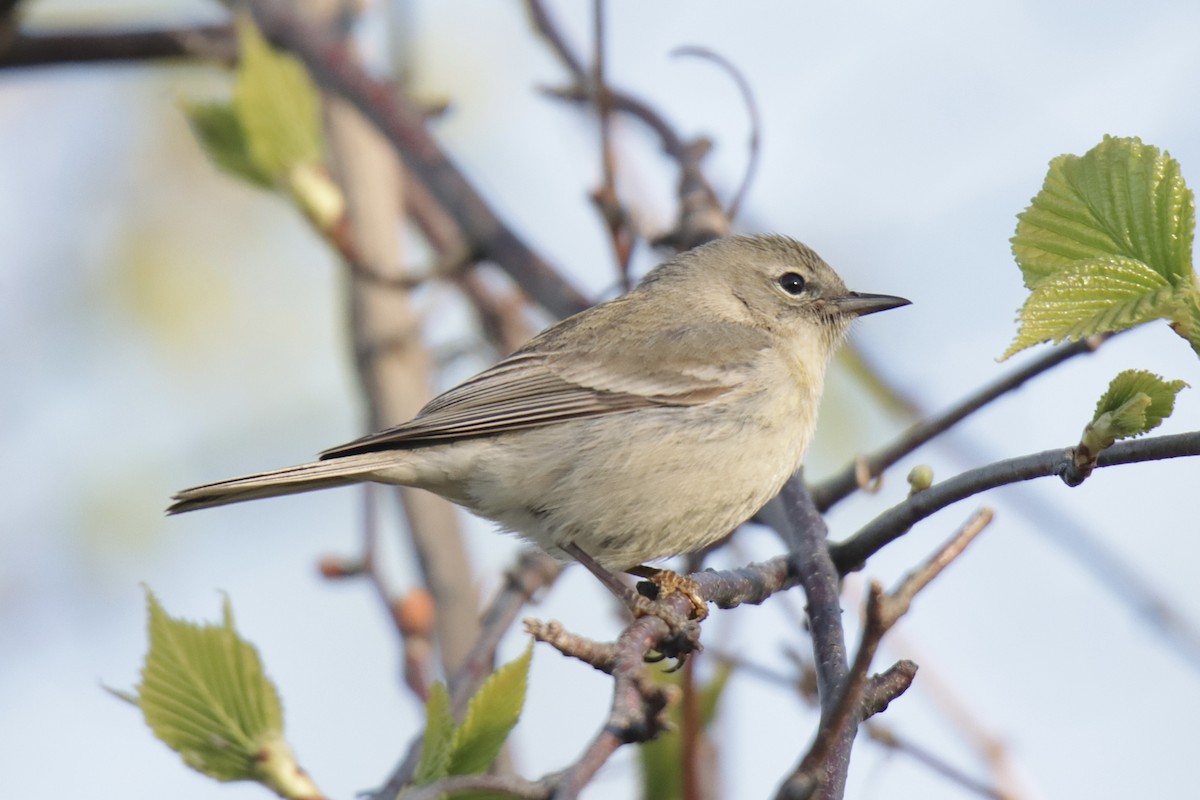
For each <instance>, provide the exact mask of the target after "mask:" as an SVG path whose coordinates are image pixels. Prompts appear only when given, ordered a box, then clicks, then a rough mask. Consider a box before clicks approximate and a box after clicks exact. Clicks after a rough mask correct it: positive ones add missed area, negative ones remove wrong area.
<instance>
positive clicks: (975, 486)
mask: <svg viewBox="0 0 1200 800" xmlns="http://www.w3.org/2000/svg"><path fill="white" fill-rule="evenodd" d="M1197 455H1200V431H1194V432H1192V433H1179V434H1175V435H1172V436H1156V437H1151V438H1148V439H1134V440H1131V441H1126V442H1118V443H1117V444H1115V445H1113V446H1112V447H1110V448H1108V449H1107V450H1105V451H1104V452H1103V453H1102V454H1101V455H1100V458H1099V460H1098V462H1097V464H1096V466H1097V467H1101V468H1103V467H1111V466H1116V465H1118V464H1132V463H1136V462H1139V461H1158V460H1161V459H1166V458H1182V457H1186V456H1197ZM1070 459H1071V453H1070V451H1069V450H1044V451H1042V452H1040V453H1033V454H1031V455H1027V456H1019V457H1017V458H1010V459H1007V460H1004V461H998V462H996V463H995V464H988V465H987V466H984V467H979V468H977V469H972V470H968V471H967V472H964V473H962V474H960V475H956V476H955V477H953V478H949V479H947V480H945V481H942V482H941V483H935V484H934V485H933V486H931V487H929V488H928V489H926V490H925V491H923V492H918V493H917V494H915V495H913V496H912V497H910V498H908V499H907V500H905V501H904V502H903V503H899V504H897V505H895V506H893V507H892V508H890V509H888V510H887V511H885V512H884V513H882V514H880V515H879V516H878V517H876V518H875V519H874V520H872V521H871V522H870V523H869V524H868V525H866V527H864V528H862V529H861V530H859V531H858V533H856V534H854V535H853V536H851V537H850V538H849V539H847V540H846V541H844V542H840V543H838V544H834V545H832V547H831V550H832V555H833V560H834V563H836V564H837V567H838V570H839V571H841V572H842V573H843V574H844V573H846V572H850V571H853V570H854V569H856V568H858V566H859V565H861V564H863V563H864V562H865V561H866V560H867V559H868V558H869V557H870V556H871V555H872V554H874V553H876V552H878V551H879V550H880V549H882V548H883V547H884V546H885V545H887V544H888V543H889V542H891V541H894V540H895V539H898V538H899V537H901V536H903V535H904V534H905V533H907V532H908V530H909V529H910V528H911V527H912V526H913V525H914V524H916V523H917V522H919V521H920V520H923V519H925V518H926V517H928V516H929V515H930V514H933V513H934V512H936V511H939V510H941V509H943V508H945V507H946V506H948V505H951V504H953V503H957V502H958V501H959V500H964V499H966V498H968V497H970V496H972V495H975V494H979V493H980V492H984V491H987V490H988V489H995V488H996V487H998V486H1005V485H1007V484H1010V483H1019V482H1021V481H1027V480H1032V479H1034V478H1044V477H1047V476H1050V475H1059V474H1061V473H1062V472H1063V470H1065V469H1066V468H1067V465H1068V464H1069V462H1070Z"/></svg>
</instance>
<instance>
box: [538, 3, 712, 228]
mask: <svg viewBox="0 0 1200 800" xmlns="http://www.w3.org/2000/svg"><path fill="white" fill-rule="evenodd" d="M525 8H526V10H527V11H528V13H529V18H530V20H531V22H532V24H533V27H534V30H535V32H536V33H537V34H538V35H540V36H541V37H542V39H543V40H545V41H546V43H547V44H548V45H549V46H550V49H551V50H552V51H553V52H554V54H555V55H556V56H557V57H558V59H559V61H561V62H562V64H563V66H564V67H565V68H566V70H567V72H568V73H570V76H571V80H572V84H571V85H569V86H567V87H566V88H564V89H555V90H550V91H548V93H549V94H550V95H552V96H554V97H559V98H561V99H564V100H571V101H574V102H579V103H587V102H591V101H592V98H593V97H594V90H593V89H592V88H591V87H590V86H589V80H590V79H589V76H588V74H587V71H586V69H585V68H584V66H583V61H582V60H581V59H580V58H579V57H578V56H576V55H575V54H574V53H573V52H572V50H571V48H570V47H569V46H568V45H567V43H566V40H565V38H564V37H563V35H562V33H561V32H560V31H559V30H558V27H557V26H556V25H555V24H554V22H553V20H552V19H551V18H550V15H549V14H548V13H547V12H546V9H545V7H544V6H543V4H542V2H541V0H526V2H525ZM607 95H608V98H609V101H610V103H611V108H612V110H613V111H617V112H620V113H623V114H629V115H630V116H633V117H634V118H636V119H638V120H640V121H641V122H642V123H644V124H646V125H648V126H649V127H650V129H651V130H652V131H654V133H655V134H656V135H657V136H658V138H659V141H660V143H661V144H662V148H663V151H664V152H665V153H666V154H667V156H668V157H669V158H670V159H671V160H673V161H674V162H675V163H676V165H677V166H678V167H679V185H678V192H677V194H678V196H679V214H678V217H677V220H676V223H675V226H674V227H673V228H672V230H670V231H668V232H667V233H665V234H663V235H662V236H660V237H659V238H658V240H657V243H658V244H662V245H665V246H668V247H673V248H675V249H676V250H687V249H690V248H692V247H695V246H697V245H700V244H703V243H704V242H707V241H710V240H712V239H716V238H719V237H721V236H725V235H728V233H729V231H730V225H729V219H728V217H726V215H725V211H724V209H722V208H721V204H720V201H718V200H717V196H716V193H715V192H714V191H713V189H712V185H711V184H710V183H709V181H708V178H707V177H706V176H705V175H704V171H703V170H702V169H701V162H702V161H703V160H704V156H705V155H707V154H708V151H709V149H710V146H709V143H708V142H707V141H705V140H696V141H690V142H689V141H686V140H684V139H683V137H681V136H680V135H679V134H677V133H676V132H675V130H674V128H672V127H671V125H670V124H668V123H667V121H666V120H665V119H663V117H662V115H661V114H659V113H658V112H657V111H656V110H655V109H653V108H652V107H651V106H650V105H648V104H647V103H645V102H643V101H641V100H638V99H637V98H635V97H633V96H631V95H629V94H627V93H625V92H622V91H620V90H616V89H612V88H611V87H610V88H609V89H608V91H607Z"/></svg>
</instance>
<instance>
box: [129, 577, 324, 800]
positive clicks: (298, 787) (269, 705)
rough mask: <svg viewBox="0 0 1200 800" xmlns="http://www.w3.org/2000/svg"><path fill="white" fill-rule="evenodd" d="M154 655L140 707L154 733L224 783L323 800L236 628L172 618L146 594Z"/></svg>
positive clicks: (228, 616)
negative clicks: (243, 782) (301, 765)
mask: <svg viewBox="0 0 1200 800" xmlns="http://www.w3.org/2000/svg"><path fill="white" fill-rule="evenodd" d="M146 604H147V610H148V617H149V633H150V650H149V652H148V653H147V654H146V661H145V664H144V665H143V667H142V682H141V684H140V685H139V686H138V687H137V704H138V706H140V707H141V709H142V714H143V716H144V717H145V720H146V723H147V724H148V725H149V726H150V728H151V730H153V731H154V734H155V735H156V736H157V737H158V738H159V739H161V740H162V741H163V742H165V743H166V744H167V745H168V746H169V747H171V749H173V750H175V751H176V752H177V753H179V754H180V756H182V757H183V760H184V762H185V763H187V764H188V766H190V767H192V768H193V769H196V770H199V771H200V772H203V773H204V774H205V775H208V776H210V777H213V778H216V779H217V780H220V781H237V780H255V781H258V782H260V783H263V784H265V785H267V786H268V787H270V788H271V789H273V790H274V791H275V792H276V793H277V794H279V795H280V796H282V797H296V798H300V797H305V798H308V797H319V796H320V792H318V791H317V789H316V787H315V786H313V785H312V782H311V781H310V780H309V779H308V777H307V775H305V774H304V772H303V771H302V770H300V768H299V766H298V765H297V764H296V761H295V758H294V757H293V755H292V753H291V750H290V748H289V747H288V745H287V743H286V742H285V741H284V739H283V709H282V707H281V706H280V703H279V695H278V693H277V692H276V690H275V686H274V684H272V683H271V681H270V679H268V678H267V677H266V675H265V674H264V672H263V667H262V662H261V661H260V660H259V657H258V651H257V650H255V648H254V646H253V645H252V644H250V643H249V642H247V641H246V640H244V639H242V638H241V637H240V636H239V635H238V633H237V631H236V630H235V628H234V624H233V611H232V609H231V608H230V605H229V601H228V599H227V600H226V601H225V607H224V615H223V616H224V619H223V621H222V624H221V625H197V624H194V623H190V622H185V621H183V620H177V619H174V618H172V617H170V616H168V615H167V613H166V612H165V611H164V610H163V608H162V606H161V605H160V604H159V602H158V599H157V598H156V597H155V596H154V595H153V593H151V592H150V591H149V590H147V592H146Z"/></svg>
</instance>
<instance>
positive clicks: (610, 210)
mask: <svg viewBox="0 0 1200 800" xmlns="http://www.w3.org/2000/svg"><path fill="white" fill-rule="evenodd" d="M592 27H593V34H594V37H593V38H594V40H593V47H592V49H593V51H594V52H593V55H592V80H591V89H592V95H593V98H594V101H595V103H596V117H597V122H598V123H599V125H600V166H601V172H602V174H603V181H602V183H601V185H600V188H598V189H597V190H596V191H595V192H593V193H592V201H593V202H594V203H595V204H596V206H597V207H598V208H599V209H600V213H601V215H602V216H603V217H604V224H605V227H606V228H607V229H608V236H609V240H610V241H611V243H612V248H613V256H614V257H615V258H616V260H617V272H618V273H619V274H620V276H621V288H622V289H623V290H624V291H626V292H628V291H629V290H630V289H632V288H633V276H632V275H630V273H629V262H630V259H631V258H632V257H633V231H632V229H631V228H630V226H629V214H628V212H626V210H625V208H624V207H623V206H622V205H621V201H620V199H619V198H618V197H617V169H616V160H615V156H614V152H613V143H612V97H611V95H610V94H609V91H608V83H607V81H606V79H605V72H606V67H605V62H606V56H605V26H604V0H592Z"/></svg>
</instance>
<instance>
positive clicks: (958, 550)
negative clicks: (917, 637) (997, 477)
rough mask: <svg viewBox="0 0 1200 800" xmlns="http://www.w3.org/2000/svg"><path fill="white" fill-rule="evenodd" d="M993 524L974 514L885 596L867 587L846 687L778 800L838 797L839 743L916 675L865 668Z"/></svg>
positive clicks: (985, 512)
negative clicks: (921, 595) (916, 603)
mask: <svg viewBox="0 0 1200 800" xmlns="http://www.w3.org/2000/svg"><path fill="white" fill-rule="evenodd" d="M991 520H992V512H991V511H990V510H989V509H982V510H980V511H978V512H976V513H975V515H974V516H972V517H971V519H970V520H969V521H968V522H967V524H966V525H964V526H963V527H962V528H961V529H960V530H959V531H958V533H956V534H955V535H954V536H953V537H952V538H951V539H950V540H949V541H948V542H947V543H946V544H945V545H944V546H943V547H942V548H941V549H940V550H939V551H938V552H937V553H935V554H934V555H933V556H932V557H931V558H930V559H928V560H927V561H926V562H925V563H924V564H922V565H921V566H920V567H919V568H918V569H916V570H914V571H913V572H911V573H909V574H908V575H907V576H906V577H905V578H904V580H903V581H901V583H900V585H899V586H898V587H897V588H896V589H895V590H894V591H893V592H892V593H891V594H884V591H883V588H882V587H881V586H880V585H879V583H877V582H872V583H871V587H870V592H869V594H868V598H867V618H866V625H865V626H864V628H863V632H862V638H861V641H860V643H859V647H858V652H857V653H856V655H855V657H854V664H853V666H852V667H851V668H850V671H849V674H848V676H847V677H846V680H845V681H844V683H843V684H842V685H841V686H840V687H838V689H837V693H836V700H835V701H834V702H833V704H832V711H831V713H829V714H828V715H827V714H825V713H824V708H825V703H824V701H823V702H822V715H821V723H820V727H819V728H818V730H817V736H816V739H815V740H814V742H813V744H812V747H811V748H810V749H809V751H808V753H806V754H805V756H804V758H802V759H801V760H800V764H799V765H798V766H797V767H796V769H795V771H794V772H793V773H792V774H791V776H790V777H789V778H788V779H787V781H786V782H785V783H784V784H783V786H782V787H780V790H779V794H778V797H779V798H787V800H799V798H808V797H814V796H816V797H821V798H837V797H841V795H842V791H843V784H841V783H837V782H836V781H837V778H838V772H837V771H836V770H837V769H838V768H839V765H840V761H841V759H842V758H843V753H842V751H841V748H842V743H843V742H844V741H845V739H846V737H847V736H849V737H850V738H853V734H854V732H855V731H856V729H857V726H858V723H859V722H861V721H862V720H863V719H865V716H864V715H865V714H868V713H876V712H878V711H879V710H882V709H883V708H886V707H887V704H888V703H889V702H890V701H891V700H892V699H894V698H895V697H897V696H899V694H900V693H902V692H903V691H904V690H905V689H907V688H908V686H909V685H910V684H911V682H912V677H913V676H914V675H915V673H916V665H915V664H912V663H911V662H900V663H899V664H897V665H896V666H895V667H893V668H892V670H890V671H889V672H888V673H884V674H883V675H880V676H876V677H875V678H874V679H871V678H869V677H868V670H869V669H870V667H871V661H873V660H874V658H875V653H876V651H877V650H878V648H879V643H880V642H881V641H882V640H883V637H884V635H885V634H886V633H887V632H888V630H890V629H891V627H892V626H893V625H895V624H896V621H897V620H899V619H900V617H902V616H903V615H904V614H905V613H907V612H908V609H909V607H910V606H911V604H912V600H913V598H914V597H915V596H916V594H917V593H918V592H920V591H921V590H922V589H924V588H925V587H926V586H928V585H929V583H930V581H932V580H933V579H934V578H935V577H937V576H938V575H939V574H941V572H942V570H944V569H945V568H946V567H947V566H949V564H950V563H951V562H952V561H953V560H954V559H955V558H957V557H958V556H959V555H961V554H962V552H963V550H964V549H966V547H967V545H969V544H970V543H971V542H972V541H973V540H974V539H975V537H976V536H978V535H979V533H980V532H982V531H983V529H984V528H985V527H987V525H988V523H990V522H991Z"/></svg>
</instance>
